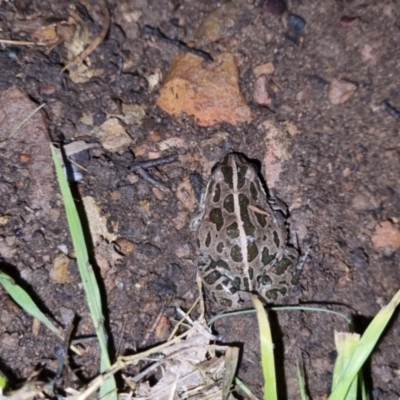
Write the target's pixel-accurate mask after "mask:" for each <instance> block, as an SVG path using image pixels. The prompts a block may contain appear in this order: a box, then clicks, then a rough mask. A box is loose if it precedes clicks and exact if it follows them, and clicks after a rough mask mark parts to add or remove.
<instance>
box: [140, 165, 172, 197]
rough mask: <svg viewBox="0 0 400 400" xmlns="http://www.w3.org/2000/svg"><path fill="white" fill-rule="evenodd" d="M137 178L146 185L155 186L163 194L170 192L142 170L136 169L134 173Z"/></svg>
mask: <svg viewBox="0 0 400 400" xmlns="http://www.w3.org/2000/svg"><path fill="white" fill-rule="evenodd" d="M135 172H136V173H137V174H138V175H139V176H141V177H142V178H143V179H144V180H145V181H146V182H147V183H150V184H151V185H153V186H155V187H156V188H158V189H160V190H162V191H163V192H165V193H169V192H170V190H169V188H168V187H167V186H165V185H164V184H163V183H161V182H160V181H159V180H157V179H156V178H154V177H153V176H151V175H150V174H149V173H148V172H147V171H146V170H144V169H143V168H138V169H137V170H136V171H135Z"/></svg>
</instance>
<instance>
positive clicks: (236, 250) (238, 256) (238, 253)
mask: <svg viewBox="0 0 400 400" xmlns="http://www.w3.org/2000/svg"><path fill="white" fill-rule="evenodd" d="M231 259H232V260H233V261H235V262H241V261H243V255H242V250H241V248H240V247H239V246H238V245H235V246H233V247H232V248H231Z"/></svg>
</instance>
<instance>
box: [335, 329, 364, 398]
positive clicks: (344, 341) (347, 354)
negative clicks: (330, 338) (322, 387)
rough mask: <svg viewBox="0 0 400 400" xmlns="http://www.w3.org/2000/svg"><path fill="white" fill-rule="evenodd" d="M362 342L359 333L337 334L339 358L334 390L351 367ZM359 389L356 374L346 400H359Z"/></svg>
mask: <svg viewBox="0 0 400 400" xmlns="http://www.w3.org/2000/svg"><path fill="white" fill-rule="evenodd" d="M359 341H360V335H358V334H357V333H348V332H335V346H336V351H337V357H336V361H335V366H334V369H333V378H332V388H333V389H335V387H336V386H337V384H338V382H339V380H340V377H341V376H343V373H344V371H345V370H346V368H347V367H348V365H349V362H350V360H351V358H352V356H353V353H354V350H355V348H356V347H357V344H358V343H359ZM357 387H358V374H356V376H355V378H354V379H353V382H352V383H351V385H350V388H349V390H348V392H347V394H346V397H345V399H346V400H356V399H357Z"/></svg>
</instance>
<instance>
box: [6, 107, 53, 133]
mask: <svg viewBox="0 0 400 400" xmlns="http://www.w3.org/2000/svg"><path fill="white" fill-rule="evenodd" d="M45 105H46V103H43V104H41V105H40V106H39V107H36V108H35V109H34V110H33V111H32V112H31V113H30V114H29V115H28V116H27V117H26V118H25V119H24V120H23V121H21V122H20V123H19V124H18V125H17V126H16V127H15V128H14V129H13V130H12V132H11V133H10V134H9V135H8V137H7V139H6V140H10V139H11V138H12V137H13V136H14V135H15V134H16V133H17V132H18V131H19V130H20V129H21V128H22V127H23V126H24V125H25V124H26V123H27V122H28V121H29V120H30V119H31V118H32V117H33V116H34V115H35V114H36V113H37V112H38V111H39V110H40V109H41V108H43V107H44V106H45Z"/></svg>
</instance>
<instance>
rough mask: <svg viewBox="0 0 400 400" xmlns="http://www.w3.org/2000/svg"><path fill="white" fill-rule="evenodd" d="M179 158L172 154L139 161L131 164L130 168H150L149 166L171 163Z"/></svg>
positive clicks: (134, 169)
mask: <svg viewBox="0 0 400 400" xmlns="http://www.w3.org/2000/svg"><path fill="white" fill-rule="evenodd" d="M177 160H178V158H177V157H176V156H173V155H170V156H165V157H160V158H156V159H154V160H147V161H138V162H137V163H135V164H133V165H132V166H131V168H130V170H131V171H136V170H138V169H140V168H143V169H148V168H154V167H159V166H160V165H164V164H170V163H173V162H175V161H177Z"/></svg>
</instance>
